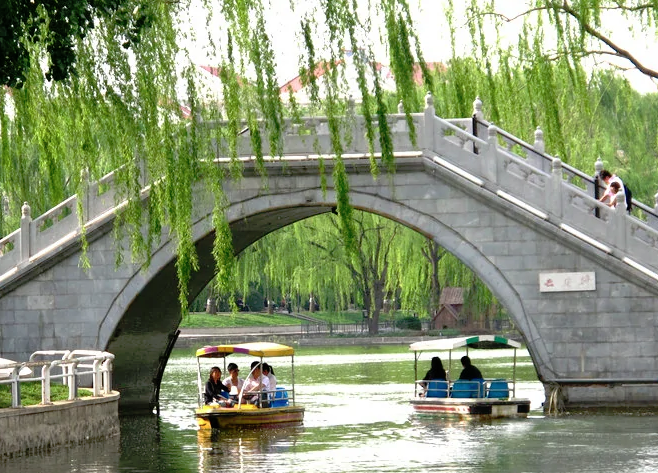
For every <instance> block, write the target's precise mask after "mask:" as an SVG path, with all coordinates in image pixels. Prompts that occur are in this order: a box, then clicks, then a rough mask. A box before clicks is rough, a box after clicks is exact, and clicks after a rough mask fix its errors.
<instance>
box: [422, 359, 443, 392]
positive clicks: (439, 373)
mask: <svg viewBox="0 0 658 473" xmlns="http://www.w3.org/2000/svg"><path fill="white" fill-rule="evenodd" d="M435 379H436V380H443V381H445V380H446V379H447V377H446V370H445V369H444V368H443V363H442V362H441V358H439V357H438V356H434V357H432V362H431V365H430V369H429V370H427V373H426V374H425V377H424V378H423V381H432V380H435ZM427 384H428V383H424V382H421V383H420V385H421V386H422V388H423V389H425V390H427ZM422 395H423V394H421V396H422Z"/></svg>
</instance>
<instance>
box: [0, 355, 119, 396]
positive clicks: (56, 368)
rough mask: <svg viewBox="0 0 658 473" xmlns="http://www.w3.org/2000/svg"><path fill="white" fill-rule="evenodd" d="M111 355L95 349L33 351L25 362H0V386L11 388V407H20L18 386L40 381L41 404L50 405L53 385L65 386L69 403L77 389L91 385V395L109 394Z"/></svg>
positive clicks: (112, 356)
mask: <svg viewBox="0 0 658 473" xmlns="http://www.w3.org/2000/svg"><path fill="white" fill-rule="evenodd" d="M113 360H114V355H113V354H111V353H108V352H105V351H98V350H44V351H35V352H34V353H32V355H30V359H29V361H25V362H0V385H2V384H9V385H10V386H11V407H21V405H22V404H21V384H22V383H27V382H34V381H39V382H41V404H44V405H45V404H52V402H51V400H50V387H51V384H52V383H53V382H60V383H61V384H63V385H65V386H68V388H69V389H68V391H69V392H68V400H73V399H76V398H77V397H78V386H80V385H88V386H91V389H92V390H93V395H94V396H102V395H105V394H110V392H111V391H112V361H113Z"/></svg>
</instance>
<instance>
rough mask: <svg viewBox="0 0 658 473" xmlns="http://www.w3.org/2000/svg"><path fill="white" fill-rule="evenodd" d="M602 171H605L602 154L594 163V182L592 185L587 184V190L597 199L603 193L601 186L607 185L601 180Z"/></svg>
mask: <svg viewBox="0 0 658 473" xmlns="http://www.w3.org/2000/svg"><path fill="white" fill-rule="evenodd" d="M601 171H603V161H601V156H599V157H598V158H597V159H596V162H595V163H594V184H593V185H592V186H590V184H589V183H588V184H587V191H588V192H589V194H590V195H592V196H594V198H595V199H596V200H598V199H599V197H601V195H602V194H601V192H602V191H601V189H600V186H602V185H605V183H603V182H601Z"/></svg>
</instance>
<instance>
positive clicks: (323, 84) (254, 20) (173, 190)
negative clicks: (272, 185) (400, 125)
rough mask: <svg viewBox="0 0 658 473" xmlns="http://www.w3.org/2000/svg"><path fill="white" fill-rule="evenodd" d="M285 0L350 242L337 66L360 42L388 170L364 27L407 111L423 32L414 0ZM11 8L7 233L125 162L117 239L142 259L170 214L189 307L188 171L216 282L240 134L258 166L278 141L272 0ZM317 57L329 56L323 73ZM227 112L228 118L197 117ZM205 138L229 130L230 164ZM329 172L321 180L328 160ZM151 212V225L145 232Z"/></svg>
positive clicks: (2, 221) (223, 261)
mask: <svg viewBox="0 0 658 473" xmlns="http://www.w3.org/2000/svg"><path fill="white" fill-rule="evenodd" d="M291 6H292V8H293V9H294V14H296V15H297V16H298V18H299V38H300V43H301V44H302V46H303V47H302V50H301V51H302V52H301V57H300V71H301V75H302V77H303V81H304V83H305V85H306V86H307V87H308V88H309V90H310V97H311V101H312V104H313V111H314V112H315V113H322V114H323V115H325V116H327V117H328V124H329V131H330V134H331V143H332V147H333V152H334V154H335V158H334V163H335V165H334V168H333V169H334V170H333V176H332V177H333V182H334V183H335V188H336V191H337V196H338V197H337V208H338V214H339V217H340V218H339V222H340V229H341V232H342V235H344V239H345V243H346V245H347V248H354V247H355V244H356V243H355V235H354V229H353V224H352V219H351V213H352V210H351V207H350V205H349V185H348V182H347V176H346V172H345V168H344V165H343V161H342V150H343V149H344V148H345V143H346V140H348V139H350V138H349V137H346V136H344V131H343V130H345V129H346V127H345V126H343V124H342V120H343V115H344V114H343V111H344V110H345V109H346V107H345V102H346V97H344V95H343V94H342V93H341V92H343V84H344V77H343V76H342V74H341V73H340V72H339V69H338V68H336V67H331V65H335V64H338V63H340V62H342V61H344V59H345V51H346V50H347V49H350V50H352V51H364V52H365V54H363V55H359V56H358V59H357V60H356V61H354V64H355V67H356V69H357V71H358V77H359V79H358V85H359V87H358V89H359V92H360V95H361V97H360V98H359V100H360V102H362V103H363V104H365V106H364V111H366V123H367V130H368V139H369V142H370V148H371V150H372V149H374V146H375V139H378V140H379V141H380V142H379V145H380V146H381V148H382V149H384V150H385V152H384V154H383V157H382V160H381V166H383V167H384V168H387V167H388V168H390V166H391V165H392V160H393V154H392V153H393V147H392V144H391V138H390V133H389V132H388V129H387V124H386V122H385V121H380V122H379V125H378V132H379V133H378V135H377V136H378V138H375V136H376V133H375V125H374V118H375V117H376V116H378V115H379V116H381V115H382V114H383V110H384V101H383V92H382V88H381V86H380V84H379V83H378V81H379V78H378V75H377V74H374V75H372V77H373V78H374V84H373V85H371V84H369V83H368V81H367V80H366V77H367V76H369V75H371V74H370V73H369V71H371V70H372V68H373V67H375V66H374V65H373V63H374V53H373V49H372V44H371V43H370V42H369V40H367V38H369V37H373V36H374V37H380V38H382V40H383V42H384V43H385V44H386V47H387V48H388V50H389V51H390V58H391V63H392V64H393V66H394V69H395V71H396V80H397V81H398V94H399V95H400V99H401V100H402V101H403V102H404V103H405V104H406V105H407V108H408V109H409V110H411V109H412V108H413V107H412V104H411V103H410V100H412V99H413V94H410V90H411V89H410V87H409V84H411V83H412V79H411V76H412V70H411V69H410V68H408V67H407V66H408V65H409V64H412V63H416V62H419V61H420V62H422V56H421V54H420V45H419V44H418V42H417V40H416V38H415V34H414V31H413V28H411V27H410V25H411V15H410V11H409V6H408V4H407V2H406V1H405V0H386V1H381V2H376V3H374V4H372V5H367V6H365V7H364V6H362V5H359V4H358V2H353V1H348V0H332V1H330V2H329V1H319V2H317V3H314V4H310V5H309V4H307V3H306V2H292V3H291ZM11 7H12V9H13V10H15V11H12V12H9V13H14V14H15V15H14V16H11V15H10V17H11V18H10V19H7V18H8V17H7V16H4V15H3V22H5V23H6V24H7V27H8V28H10V31H11V33H12V34H11V35H10V37H9V38H8V40H7V41H4V40H3V42H2V43H0V46H2V48H3V52H5V51H6V52H7V53H6V54H4V55H3V58H11V61H9V62H8V63H7V64H3V67H2V70H1V71H0V72H1V73H2V75H1V78H2V81H3V83H4V84H6V85H8V86H9V87H7V88H4V89H3V90H2V92H1V98H0V105H1V106H2V121H1V122H0V126H2V155H1V161H0V189H1V191H2V196H3V200H4V201H5V202H6V203H7V207H8V212H4V211H3V213H2V217H1V218H0V225H2V229H3V231H5V230H4V229H5V228H6V229H9V228H11V227H15V226H16V224H17V217H18V216H19V215H20V211H19V209H20V205H21V204H22V202H23V201H29V202H30V205H31V206H32V210H33V212H34V213H35V214H39V213H42V212H44V211H45V210H47V209H48V208H49V207H51V206H53V205H54V204H55V203H57V202H59V201H61V200H62V198H63V197H64V196H66V195H68V194H73V193H77V194H79V195H83V194H84V192H85V183H86V180H87V179H92V180H93V179H98V178H100V177H101V176H103V175H104V174H105V173H107V172H109V171H111V170H118V171H117V186H118V190H119V196H120V198H121V199H123V198H127V199H128V201H129V204H128V206H127V208H126V210H125V211H124V212H122V213H121V214H120V215H119V216H118V219H117V225H116V226H115V232H116V237H117V242H121V241H125V240H124V238H123V236H124V235H129V236H130V238H129V241H130V250H131V255H132V258H133V259H135V260H136V261H144V262H145V263H146V264H148V259H149V254H150V250H151V248H152V247H153V245H155V244H157V239H158V237H159V235H160V232H161V229H162V228H163V227H164V226H165V225H167V226H168V227H169V228H171V231H172V234H173V236H174V238H175V241H176V242H177V249H176V253H177V256H178V258H177V263H176V268H177V273H178V279H179V287H180V302H181V306H182V307H187V304H188V294H187V283H188V281H189V278H190V274H191V272H192V271H194V270H195V269H196V268H197V267H198V261H197V256H196V254H195V251H194V242H193V240H192V234H191V212H192V184H193V183H195V182H197V181H198V180H199V179H200V178H201V177H203V178H204V180H205V182H207V183H208V186H209V191H210V192H211V193H212V195H213V196H214V201H215V211H214V213H213V224H214V226H215V231H216V240H215V247H214V251H213V255H214V256H215V258H216V261H217V272H218V278H217V280H218V283H219V284H220V285H226V284H228V281H229V279H230V277H231V274H232V268H233V265H234V263H235V262H234V259H233V258H234V256H233V251H232V247H231V239H230V230H229V228H228V222H227V221H226V219H225V216H224V206H225V199H224V197H223V194H222V190H221V185H220V184H219V183H221V182H222V180H223V179H226V178H233V179H239V177H240V174H241V164H240V161H239V160H238V159H237V158H238V149H237V144H238V135H239V133H240V131H241V130H243V129H244V127H245V126H246V127H248V128H249V130H250V137H251V144H252V148H253V149H252V152H253V154H254V155H255V156H256V163H257V167H258V168H259V169H260V170H261V171H263V172H264V165H263V152H262V149H263V144H264V143H267V145H268V148H269V149H270V150H273V152H275V154H276V152H279V153H280V152H281V149H282V121H283V114H284V103H283V101H282V98H281V96H280V94H279V88H278V80H277V77H276V74H275V64H274V57H275V55H274V52H273V45H272V41H271V38H270V35H269V34H268V28H269V26H268V22H270V21H271V19H272V18H273V17H275V16H276V14H277V9H276V8H275V7H273V6H271V5H270V4H269V3H268V2H264V1H261V0H217V1H211V0H207V1H201V2H193V1H191V0H188V1H182V2H160V1H156V2H151V1H145V0H97V1H80V0H67V1H63V2H34V3H30V2H26V3H25V4H23V3H22V2H16V4H15V5H14V4H13V3H12V5H11ZM199 8H201V10H202V11H203V12H204V15H205V16H206V18H207V24H208V26H209V28H208V31H209V33H208V38H206V44H207V48H208V54H209V55H210V56H212V57H214V58H215V59H214V61H215V63H216V64H217V66H218V70H219V71H220V74H219V76H220V79H221V84H222V90H221V97H222V98H221V106H209V105H208V104H207V103H204V101H203V95H202V94H201V92H200V90H199V84H198V80H197V77H196V75H195V65H194V64H193V61H191V60H190V58H189V51H188V50H187V49H186V47H185V46H184V44H185V42H186V41H190V40H193V39H196V38H191V36H194V30H193V29H191V26H192V25H194V24H195V23H194V22H193V21H190V19H189V18H188V17H187V13H186V12H188V11H189V10H190V9H192V10H193V11H197V12H198V11H199ZM277 8H287V5H286V6H283V5H279V6H277ZM181 18H185V19H186V21H185V22H182V21H181V20H180V19H181ZM371 18H380V19H381V21H379V22H378V24H379V25H380V26H377V28H375V29H373V26H372V23H371V22H370V19H371ZM364 19H365V20H366V21H364ZM5 23H3V25H4V24H5ZM197 23H198V19H197ZM186 58H187V59H186ZM318 67H323V68H326V69H327V71H326V72H327V73H326V74H323V75H322V79H319V78H318V74H316V71H317V70H318ZM181 103H185V104H186V106H187V107H189V110H190V114H189V119H183V117H182V116H181V107H180V105H181ZM291 108H292V109H294V104H292V105H291ZM217 119H222V120H224V122H225V125H224V126H222V127H215V128H212V129H211V128H209V127H204V126H201V124H202V122H204V121H211V120H217ZM261 125H262V126H261ZM211 142H215V143H223V144H224V146H223V149H221V150H220V153H222V154H223V155H225V156H229V157H230V158H231V162H230V165H229V166H228V167H227V168H221V167H218V166H216V165H214V164H213V158H215V155H214V152H213V151H212V146H210V144H211ZM372 162H373V172H378V171H379V167H380V164H379V163H377V162H375V160H374V156H373V158H372ZM321 172H322V175H323V182H324V185H325V186H326V177H325V176H324V169H321ZM144 186H150V196H149V201H148V206H147V207H143V206H142V205H141V199H140V190H141V189H142V188H143V187H144ZM12 216H13V217H12ZM8 218H9V219H10V220H7V219H8ZM11 219H13V220H11ZM146 222H147V223H148V225H147V227H148V229H149V230H148V231H147V232H146V233H142V232H140V231H136V230H138V229H140V228H142V227H143V225H144V223H146ZM123 250H127V248H126V249H124V248H119V251H117V263H121V261H122V258H123V257H124V254H125V251H123Z"/></svg>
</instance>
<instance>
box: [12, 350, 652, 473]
mask: <svg viewBox="0 0 658 473" xmlns="http://www.w3.org/2000/svg"><path fill="white" fill-rule="evenodd" d="M520 353H521V355H520V356H519V357H518V365H517V377H518V378H520V379H521V381H520V383H519V384H518V385H517V395H519V396H523V397H529V398H530V399H531V402H532V404H531V409H532V411H531V415H530V417H529V418H528V419H516V420H493V421H488V422H474V421H457V420H438V419H431V418H421V417H418V416H417V415H415V414H414V413H413V412H412V409H411V407H410V406H409V404H408V402H407V401H408V399H409V397H410V396H411V395H412V393H413V386H412V383H411V381H412V379H413V354H411V353H409V352H408V350H407V347H406V346H404V347H403V346H394V347H391V346H379V347H377V346H372V347H340V348H327V347H323V348H307V349H301V350H300V351H299V353H298V354H297V355H296V356H295V381H296V384H297V393H296V397H297V402H299V403H303V404H304V405H305V406H306V415H305V419H304V425H303V426H301V427H295V428H286V429H270V430H265V431H246V432H230V433H228V432H227V433H224V432H214V433H209V432H201V431H197V430H196V428H195V426H196V424H195V420H194V415H193V409H194V407H195V406H196V361H195V359H194V356H193V351H192V350H185V351H182V350H175V351H174V353H173V355H172V358H171V359H170V361H169V363H168V365H167V369H166V371H165V376H164V379H163V385H162V391H161V413H160V416H159V417H156V416H142V417H124V418H122V419H121V436H120V437H117V438H113V439H109V440H106V441H103V442H96V443H91V444H87V445H81V446H74V447H68V448H59V449H56V450H54V451H52V452H47V453H43V454H39V455H32V456H27V457H21V458H14V459H9V460H5V461H2V460H0V472H3V473H19V472H20V473H33V472H34V473H36V472H39V473H41V472H56V473H59V472H62V473H63V472H103V473H114V472H130V473H141V472H163V473H164V472H195V473H196V472H198V473H210V472H224V471H233V472H248V473H262V472H300V473H301V472H309V473H310V472H313V473H323V472H327V473H329V472H331V473H335V472H413V473H419V472H427V471H429V472H565V473H566V472H575V471H582V472H615V473H618V472H629V471H632V472H655V471H657V470H658V448H657V447H658V416H656V415H654V414H650V413H646V412H637V411H630V410H629V411H628V412H617V413H614V414H605V413H600V414H597V415H592V414H589V415H567V416H560V417H551V416H545V415H544V414H543V411H542V409H541V406H542V403H543V401H544V393H543V388H542V386H541V383H539V381H537V378H536V375H535V371H534V368H533V366H532V362H531V361H530V358H529V356H528V355H527V352H520ZM511 354H512V352H511V351H510V350H486V351H485V350H482V351H479V350H471V351H470V353H469V355H470V356H471V358H472V359H473V362H474V364H475V365H476V366H478V367H479V368H480V369H481V371H482V372H483V374H484V376H485V377H487V378H489V377H503V376H509V374H510V373H511V366H512V363H511V361H512V358H511ZM461 355H462V353H454V354H453V364H452V370H453V376H454V373H458V371H459V367H458V360H459V357H460V356H461ZM430 356H431V355H427V357H424V358H422V359H421V361H420V368H419V371H422V372H423V373H424V371H426V370H427V369H428V368H429V358H430ZM231 361H236V362H238V364H239V365H240V367H241V369H242V374H243V375H246V374H247V372H248V369H247V367H248V365H249V364H250V362H251V361H252V360H251V359H249V358H245V357H243V358H239V357H237V356H236V357H235V358H234V359H233V360H231ZM214 362H215V363H217V360H215V361H214ZM209 363H212V360H210V361H209ZM219 363H220V367H222V368H223V366H222V365H221V360H220V361H219ZM272 364H273V366H274V367H275V371H276V374H277V377H278V380H279V381H278V383H279V385H280V386H288V385H289V382H290V370H289V369H288V367H287V365H286V363H285V362H284V361H283V359H280V360H279V359H274V360H272ZM444 364H447V360H444ZM209 367H210V364H208V366H207V367H206V366H204V369H205V368H209ZM6 434H8V433H7V432H2V433H0V435H6Z"/></svg>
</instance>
